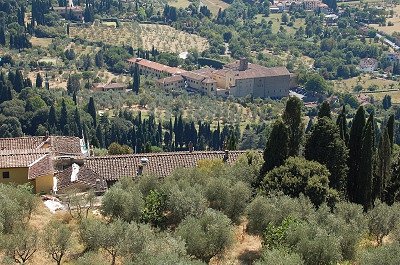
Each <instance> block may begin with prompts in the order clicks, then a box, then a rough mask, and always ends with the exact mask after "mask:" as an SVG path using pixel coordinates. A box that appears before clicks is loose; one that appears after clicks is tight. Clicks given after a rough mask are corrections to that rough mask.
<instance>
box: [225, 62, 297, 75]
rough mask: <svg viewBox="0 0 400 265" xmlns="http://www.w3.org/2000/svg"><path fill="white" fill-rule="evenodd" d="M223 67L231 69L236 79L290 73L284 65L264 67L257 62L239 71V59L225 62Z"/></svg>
mask: <svg viewBox="0 0 400 265" xmlns="http://www.w3.org/2000/svg"><path fill="white" fill-rule="evenodd" d="M224 67H225V69H230V70H232V74H233V75H234V76H235V78H236V79H247V78H259V77H271V76H282V75H290V72H289V71H288V70H287V68H286V67H264V66H262V65H258V64H252V63H249V64H248V68H247V69H246V70H244V71H239V61H237V62H234V63H231V64H226V65H225V66H224Z"/></svg>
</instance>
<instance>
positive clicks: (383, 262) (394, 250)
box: [359, 242, 400, 265]
mask: <svg viewBox="0 0 400 265" xmlns="http://www.w3.org/2000/svg"><path fill="white" fill-rule="evenodd" d="M360 256H361V257H360V263H359V264H360V265H375V264H379V265H394V264H400V244H399V243H397V242H396V243H392V244H388V245H384V246H380V247H377V248H369V249H367V250H364V251H363V252H362V253H361V255H360Z"/></svg>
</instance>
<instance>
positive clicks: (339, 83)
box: [332, 74, 399, 92]
mask: <svg viewBox="0 0 400 265" xmlns="http://www.w3.org/2000/svg"><path fill="white" fill-rule="evenodd" d="M360 77H361V78H359V77H353V78H349V79H344V80H335V81H332V83H333V88H334V90H335V91H339V92H353V88H354V87H355V86H356V85H357V84H360V85H362V86H363V88H364V89H365V90H367V89H368V87H369V86H371V85H377V86H378V87H379V89H390V86H391V85H393V88H395V89H396V88H399V82H397V81H393V80H387V79H384V78H373V77H372V76H371V75H368V74H367V75H362V76H360Z"/></svg>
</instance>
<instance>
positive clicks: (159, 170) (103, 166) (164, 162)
mask: <svg viewBox="0 0 400 265" xmlns="http://www.w3.org/2000/svg"><path fill="white" fill-rule="evenodd" d="M243 153H245V151H229V153H228V160H227V162H228V163H233V162H234V161H236V159H237V158H238V156H239V155H241V154H243ZM224 155H225V152H223V151H198V152H197V151H195V152H171V153H150V154H135V155H119V156H105V157H90V158H88V159H87V160H86V163H85V165H87V166H88V167H89V168H90V169H92V170H93V171H94V172H96V173H97V174H99V175H100V176H102V177H103V178H104V179H105V180H108V181H112V180H118V179H119V178H121V177H124V176H128V177H135V176H136V172H137V170H138V168H139V165H141V159H143V158H147V159H148V163H147V164H146V165H145V166H144V172H145V173H149V174H154V175H156V176H159V177H166V176H168V175H170V174H171V173H172V172H173V171H174V170H175V169H177V168H184V167H186V168H191V167H196V166H197V163H198V161H200V160H204V159H223V158H224Z"/></svg>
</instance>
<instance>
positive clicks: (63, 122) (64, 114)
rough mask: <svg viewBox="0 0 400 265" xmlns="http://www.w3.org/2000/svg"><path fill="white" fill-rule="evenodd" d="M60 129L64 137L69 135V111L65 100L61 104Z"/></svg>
mask: <svg viewBox="0 0 400 265" xmlns="http://www.w3.org/2000/svg"><path fill="white" fill-rule="evenodd" d="M59 122H60V123H59V128H60V130H61V131H62V132H63V134H64V135H68V134H69V127H68V110H67V104H66V103H65V100H64V99H62V102H61V115H60V121H59Z"/></svg>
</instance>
